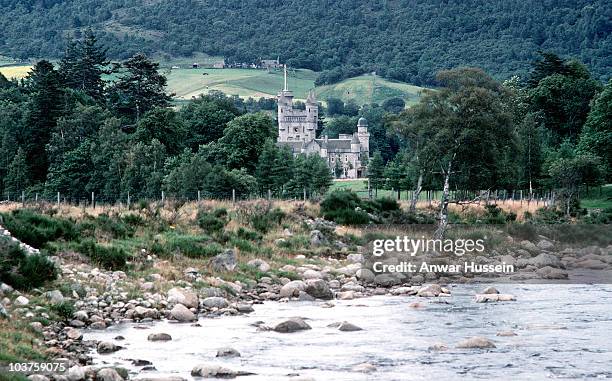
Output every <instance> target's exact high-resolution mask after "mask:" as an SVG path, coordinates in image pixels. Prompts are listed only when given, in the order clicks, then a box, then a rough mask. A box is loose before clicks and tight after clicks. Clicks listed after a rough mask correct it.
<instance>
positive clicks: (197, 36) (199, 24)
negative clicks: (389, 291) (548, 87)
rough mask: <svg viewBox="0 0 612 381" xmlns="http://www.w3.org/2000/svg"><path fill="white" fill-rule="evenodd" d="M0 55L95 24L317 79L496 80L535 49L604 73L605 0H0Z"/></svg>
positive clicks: (29, 53) (56, 43)
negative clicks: (442, 73) (460, 72)
mask: <svg viewBox="0 0 612 381" xmlns="http://www.w3.org/2000/svg"><path fill="white" fill-rule="evenodd" d="M0 15H2V16H0V30H2V33H0V54H3V55H6V56H11V57H15V58H22V59H25V58H32V57H37V58H55V57H59V56H61V55H62V53H63V49H64V46H65V44H66V41H67V39H69V38H79V37H80V36H81V33H82V32H83V31H84V30H85V28H86V27H88V26H91V27H93V28H94V30H96V31H97V33H98V35H99V38H100V40H101V41H102V42H103V43H105V44H106V45H107V46H108V47H109V56H110V57H111V58H113V59H125V58H128V57H130V56H132V55H134V54H135V53H138V52H144V53H147V54H152V53H165V54H167V55H168V56H189V55H191V54H193V53H196V52H204V53H207V54H211V55H218V56H223V57H225V58H226V60H227V61H228V62H256V61H257V60H258V59H270V58H276V57H280V59H281V61H283V62H286V63H288V64H289V65H291V66H293V67H300V68H308V69H313V70H315V71H321V72H322V73H321V75H320V77H319V79H318V83H319V84H324V83H333V82H336V81H338V80H340V79H343V78H347V77H351V76H354V75H357V74H361V73H364V72H370V71H376V72H377V73H379V74H380V75H382V76H384V77H387V78H391V79H397V80H402V81H405V82H410V83H414V84H419V85H431V84H436V81H435V73H436V72H438V71H439V70H442V69H448V68H452V67H457V66H477V67H481V68H483V69H484V70H485V71H487V72H488V73H491V74H492V75H493V76H494V77H495V78H497V79H500V80H503V79H508V78H510V77H511V76H512V75H515V74H517V75H525V74H527V72H528V70H529V62H530V61H532V60H533V59H534V58H535V57H536V52H537V51H539V50H542V51H553V52H555V53H557V54H559V55H562V56H570V57H575V58H577V59H579V60H581V61H582V62H584V63H585V64H586V65H587V66H588V67H589V68H590V70H591V71H592V73H593V74H594V76H595V77H596V78H598V79H600V80H603V81H605V80H606V79H607V78H608V77H609V74H610V69H611V66H612V64H611V62H610V59H609V52H610V49H612V37H611V34H610V32H611V31H612V8H611V7H610V6H609V3H608V1H606V0H545V1H537V0H522V1H512V2H508V1H504V0H493V1H464V0H385V1H372V0H334V1H332V0H301V1H297V0H288V1H285V0H266V1H219V0H175V1H159V0H154V1H150V0H134V1H125V0H78V1H76V0H0Z"/></svg>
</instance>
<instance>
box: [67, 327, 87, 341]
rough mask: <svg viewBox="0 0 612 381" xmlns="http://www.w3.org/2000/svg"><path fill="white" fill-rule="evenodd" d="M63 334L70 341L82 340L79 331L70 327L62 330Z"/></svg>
mask: <svg viewBox="0 0 612 381" xmlns="http://www.w3.org/2000/svg"><path fill="white" fill-rule="evenodd" d="M64 332H65V333H66V337H67V338H69V339H70V340H80V339H82V338H83V334H82V333H81V331H79V330H78V329H75V328H72V327H67V328H64Z"/></svg>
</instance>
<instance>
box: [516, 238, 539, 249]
mask: <svg viewBox="0 0 612 381" xmlns="http://www.w3.org/2000/svg"><path fill="white" fill-rule="evenodd" d="M520 245H521V247H522V248H523V249H525V250H528V251H538V247H537V246H536V245H535V244H534V243H533V242H531V241H527V240H524V241H521V243H520Z"/></svg>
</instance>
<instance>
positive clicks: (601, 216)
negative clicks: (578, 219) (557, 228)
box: [582, 208, 612, 224]
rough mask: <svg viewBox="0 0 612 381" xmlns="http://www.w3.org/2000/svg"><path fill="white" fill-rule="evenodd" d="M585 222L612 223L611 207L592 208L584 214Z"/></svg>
mask: <svg viewBox="0 0 612 381" xmlns="http://www.w3.org/2000/svg"><path fill="white" fill-rule="evenodd" d="M582 221H583V222H584V223H585V224H611V223H612V208H606V209H603V210H593V211H591V212H590V213H589V214H588V215H586V216H585V217H584V218H583V220H582Z"/></svg>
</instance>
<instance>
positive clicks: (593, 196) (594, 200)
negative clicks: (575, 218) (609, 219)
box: [580, 184, 612, 209]
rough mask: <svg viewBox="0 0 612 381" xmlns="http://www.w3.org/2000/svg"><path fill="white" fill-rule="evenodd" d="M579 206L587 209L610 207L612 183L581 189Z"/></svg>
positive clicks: (611, 206)
mask: <svg viewBox="0 0 612 381" xmlns="http://www.w3.org/2000/svg"><path fill="white" fill-rule="evenodd" d="M580 197H581V199H580V206H582V207H583V208H587V209H605V208H612V184H607V185H604V186H602V187H595V188H591V189H589V192H588V194H587V193H586V191H585V190H583V191H582V192H581V194H580Z"/></svg>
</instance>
